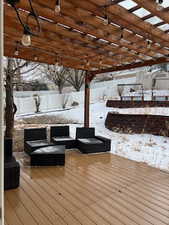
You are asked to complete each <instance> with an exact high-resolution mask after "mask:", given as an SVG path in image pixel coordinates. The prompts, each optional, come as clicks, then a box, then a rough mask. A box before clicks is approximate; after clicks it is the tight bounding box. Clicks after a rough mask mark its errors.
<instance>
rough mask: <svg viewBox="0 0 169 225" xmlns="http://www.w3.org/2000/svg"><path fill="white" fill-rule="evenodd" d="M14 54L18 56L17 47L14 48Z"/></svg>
mask: <svg viewBox="0 0 169 225" xmlns="http://www.w3.org/2000/svg"><path fill="white" fill-rule="evenodd" d="M14 55H16V56H18V55H19V51H18V49H17V48H16V49H15V52H14Z"/></svg>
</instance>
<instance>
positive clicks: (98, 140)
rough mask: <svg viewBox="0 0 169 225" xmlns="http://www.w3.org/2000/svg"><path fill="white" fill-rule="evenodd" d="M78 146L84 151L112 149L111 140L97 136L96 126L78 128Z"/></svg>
mask: <svg viewBox="0 0 169 225" xmlns="http://www.w3.org/2000/svg"><path fill="white" fill-rule="evenodd" d="M76 140H77V148H79V150H80V151H81V152H82V153H98V152H107V151H110V149H111V140H110V139H108V138H105V137H101V136H95V128H77V129H76Z"/></svg>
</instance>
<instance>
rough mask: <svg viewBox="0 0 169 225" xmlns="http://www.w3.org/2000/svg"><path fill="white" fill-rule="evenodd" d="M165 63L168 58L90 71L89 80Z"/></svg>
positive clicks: (168, 60)
mask: <svg viewBox="0 0 169 225" xmlns="http://www.w3.org/2000/svg"><path fill="white" fill-rule="evenodd" d="M167 62H169V57H166V58H159V59H157V60H148V61H146V62H139V63H133V64H132V65H131V64H129V65H123V66H115V67H112V68H109V69H104V70H96V71H91V77H90V79H91V80H92V79H93V78H94V77H95V76H96V75H97V74H102V73H110V72H115V71H122V70H129V69H134V68H138V67H144V66H152V65H156V64H160V63H167Z"/></svg>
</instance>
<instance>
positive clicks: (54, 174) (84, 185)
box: [5, 151, 169, 225]
mask: <svg viewBox="0 0 169 225" xmlns="http://www.w3.org/2000/svg"><path fill="white" fill-rule="evenodd" d="M5 223H6V225H52V224H53V225H66V224H69V225H81V224H82V225H96V224H98V225H108V224H113V225H122V224H125V225H138V224H139V225H152V224H153V225H167V224H169V174H168V173H165V172H162V171H160V170H158V169H154V168H151V167H148V166H147V165H145V164H143V163H136V162H133V161H130V160H127V159H124V158H121V157H118V156H114V155H112V154H101V155H100V154H99V155H82V154H80V153H79V152H75V151H73V152H67V153H66V164H65V167H47V168H44V167H34V168H30V167H22V170H21V185H20V188H18V189H16V190H10V191H6V192H5Z"/></svg>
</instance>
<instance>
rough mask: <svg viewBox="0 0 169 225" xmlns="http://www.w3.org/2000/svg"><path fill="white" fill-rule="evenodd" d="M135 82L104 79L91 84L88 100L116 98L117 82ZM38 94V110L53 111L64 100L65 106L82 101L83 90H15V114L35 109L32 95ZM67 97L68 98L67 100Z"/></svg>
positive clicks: (81, 102) (131, 79) (28, 112)
mask: <svg viewBox="0 0 169 225" xmlns="http://www.w3.org/2000/svg"><path fill="white" fill-rule="evenodd" d="M130 82H133V83H134V82H135V80H133V78H128V79H125V81H123V80H118V81H117V80H114V81H106V82H102V83H98V84H97V83H96V84H92V85H91V97H90V102H91V103H95V102H98V101H100V100H105V99H115V98H116V99H117V98H118V94H117V83H130ZM35 94H37V95H39V96H40V111H41V112H46V111H55V110H60V109H63V105H64V103H65V101H67V104H66V108H67V107H71V106H72V103H73V102H78V103H79V104H83V103H84V91H80V92H71V93H65V94H58V92H56V91H24V92H15V93H14V101H15V104H16V106H17V113H16V115H21V114H32V113H35V111H36V105H35V100H34V95H35ZM67 99H68V100H67Z"/></svg>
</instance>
